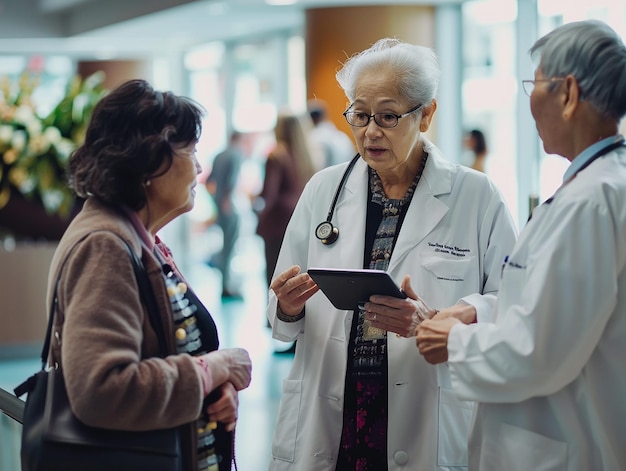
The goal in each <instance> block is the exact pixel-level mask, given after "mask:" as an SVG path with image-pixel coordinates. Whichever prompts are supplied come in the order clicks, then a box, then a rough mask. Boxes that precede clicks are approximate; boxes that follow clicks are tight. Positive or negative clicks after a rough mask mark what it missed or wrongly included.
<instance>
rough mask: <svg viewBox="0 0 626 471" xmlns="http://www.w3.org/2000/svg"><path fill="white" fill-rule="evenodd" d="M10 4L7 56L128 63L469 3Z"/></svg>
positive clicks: (189, 0)
mask: <svg viewBox="0 0 626 471" xmlns="http://www.w3.org/2000/svg"><path fill="white" fill-rule="evenodd" d="M8 1H9V2H10V3H7V1H6V0H5V1H4V2H3V1H1V0H0V53H29V52H37V53H59V52H63V53H66V54H71V55H76V56H80V57H81V58H113V57H116V58H124V57H129V56H131V57H136V56H141V55H152V54H154V53H155V52H156V53H159V54H163V53H167V52H168V51H170V50H172V51H176V50H180V49H184V48H188V47H190V46H192V45H194V44H198V43H203V42H208V41H212V40H231V39H237V38H242V37H253V36H258V35H262V34H265V33H267V32H269V31H280V30H294V29H298V28H301V27H302V25H303V24H304V16H305V15H304V12H305V10H306V9H308V8H327V7H339V6H363V5H390V4H392V3H393V4H396V5H408V4H411V5H417V4H430V5H432V4H437V3H461V2H462V1H463V0H430V1H426V0H393V1H389V0H299V1H297V2H296V3H294V4H292V5H270V4H268V3H266V2H268V1H272V0H19V1H20V3H19V5H20V7H18V6H17V5H18V4H17V2H18V0H8ZM273 1H275V2H277V1H280V0H273ZM282 1H285V0H282ZM13 2H15V3H13ZM5 4H6V5H5ZM18 15H19V18H18ZM12 17H16V18H15V19H13V18H12ZM355 21H358V18H355ZM31 23H32V24H31ZM18 26H19V27H18ZM18 39H19V40H18Z"/></svg>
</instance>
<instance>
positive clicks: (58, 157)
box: [0, 73, 105, 217]
mask: <svg viewBox="0 0 626 471" xmlns="http://www.w3.org/2000/svg"><path fill="white" fill-rule="evenodd" d="M103 79H104V76H103V74H102V73H96V74H94V75H92V76H90V77H88V78H87V79H85V80H82V79H81V78H79V77H75V78H74V79H73V80H72V81H71V82H70V84H69V86H68V88H67V92H66V95H65V97H63V99H62V100H61V101H60V102H59V104H58V105H57V106H56V107H55V108H54V110H53V111H52V112H51V113H50V114H49V115H48V116H46V117H43V118H42V117H40V116H38V115H37V113H36V111H35V109H36V107H35V106H34V103H32V101H31V97H32V92H33V90H34V89H35V88H36V87H37V86H38V80H37V78H36V77H32V76H30V75H29V74H27V73H24V74H22V76H21V77H20V79H19V83H18V86H17V87H12V86H11V85H12V84H11V81H10V80H9V79H8V78H7V77H4V78H2V79H0V210H2V208H3V207H4V206H6V205H7V204H8V202H9V199H10V198H11V196H12V195H13V194H15V192H17V193H19V194H21V195H22V196H24V197H25V198H27V199H31V200H35V201H38V202H39V203H41V204H42V205H43V207H44V208H45V209H46V211H47V212H48V213H49V214H58V215H60V216H61V217H67V216H68V214H69V213H70V211H71V209H72V206H73V205H74V202H75V198H74V195H73V194H72V192H71V190H70V189H69V188H68V186H67V182H66V171H65V170H66V166H67V161H68V158H69V155H70V154H71V152H72V151H73V150H74V149H75V148H76V146H78V145H80V143H81V142H82V140H83V136H84V132H85V129H86V127H87V124H88V121H89V118H90V116H91V111H92V110H93V107H94V106H95V104H96V103H97V102H98V100H99V99H100V98H101V97H102V96H103V95H104V93H105V90H104V89H103V88H102V82H103ZM15 88H16V89H17V92H16V93H15V92H13V90H12V89H15ZM12 92H13V93H12Z"/></svg>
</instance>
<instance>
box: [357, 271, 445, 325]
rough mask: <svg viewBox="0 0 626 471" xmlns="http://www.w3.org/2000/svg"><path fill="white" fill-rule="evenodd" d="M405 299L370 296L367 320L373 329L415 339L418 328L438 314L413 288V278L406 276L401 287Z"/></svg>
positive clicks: (367, 306)
mask: <svg viewBox="0 0 626 471" xmlns="http://www.w3.org/2000/svg"><path fill="white" fill-rule="evenodd" d="M400 287H401V289H402V291H404V293H405V294H406V295H407V298H405V299H399V298H394V297H393V296H380V295H373V296H370V299H369V302H367V303H365V318H366V319H368V320H369V321H370V323H371V324H372V326H373V327H378V328H380V329H383V330H387V331H389V332H395V333H396V334H398V335H399V336H401V337H414V336H415V333H416V332H415V331H416V329H417V326H418V325H419V324H420V322H422V321H423V320H424V319H430V318H431V317H432V316H434V315H435V314H436V313H437V310H436V309H431V308H429V307H428V306H427V305H426V303H424V301H423V300H422V299H421V298H420V297H419V296H418V295H417V294H416V293H415V291H414V290H413V288H412V287H411V277H410V275H406V276H405V277H404V279H403V280H402V285H401V286H400Z"/></svg>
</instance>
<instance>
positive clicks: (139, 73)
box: [77, 60, 153, 90]
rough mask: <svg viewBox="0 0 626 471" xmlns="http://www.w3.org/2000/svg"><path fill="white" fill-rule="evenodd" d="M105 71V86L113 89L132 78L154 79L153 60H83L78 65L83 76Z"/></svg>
mask: <svg viewBox="0 0 626 471" xmlns="http://www.w3.org/2000/svg"><path fill="white" fill-rule="evenodd" d="M98 71H103V72H104V74H105V79H104V83H103V86H104V88H106V89H108V90H111V89H112V88H115V87H116V86H117V85H120V84H121V83H122V82H125V81H126V80H131V79H144V80H148V81H152V78H153V77H152V75H153V74H152V61H148V60H146V61H140V60H117V61H113V60H111V61H81V62H79V63H78V65H77V73H78V75H80V76H81V77H89V76H90V75H91V74H93V73H95V72H98Z"/></svg>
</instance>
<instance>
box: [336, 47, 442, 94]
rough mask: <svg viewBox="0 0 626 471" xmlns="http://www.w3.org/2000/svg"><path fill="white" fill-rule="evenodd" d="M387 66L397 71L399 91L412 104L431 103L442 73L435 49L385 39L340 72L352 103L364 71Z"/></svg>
mask: <svg viewBox="0 0 626 471" xmlns="http://www.w3.org/2000/svg"><path fill="white" fill-rule="evenodd" d="M384 66H390V67H391V69H392V70H393V71H394V74H395V76H396V84H397V87H398V92H399V93H400V95H401V96H402V97H403V98H405V99H406V100H407V101H409V102H410V103H412V104H414V105H419V104H425V105H427V106H428V105H430V102H431V101H432V99H433V98H435V96H436V95H437V89H438V87H439V77H440V75H441V72H440V70H439V62H438V60H437V55H436V54H435V51H433V50H432V49H430V48H427V47H424V46H414V45H411V44H407V43H404V42H402V41H400V40H398V39H392V38H384V39H379V40H378V41H376V42H375V43H374V44H373V45H372V46H371V47H370V48H369V49H366V50H365V51H362V52H360V53H357V54H355V55H353V56H352V57H350V58H349V59H348V60H347V61H346V62H345V63H344V64H343V67H342V68H341V69H340V70H339V71H338V72H337V75H336V78H337V82H339V85H340V86H341V88H343V90H344V93H345V94H346V97H347V98H348V100H350V103H352V102H353V101H354V99H355V95H356V84H357V82H358V80H359V78H360V77H361V76H362V75H363V74H364V73H365V72H369V71H372V70H380V69H381V68H382V67H384Z"/></svg>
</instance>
